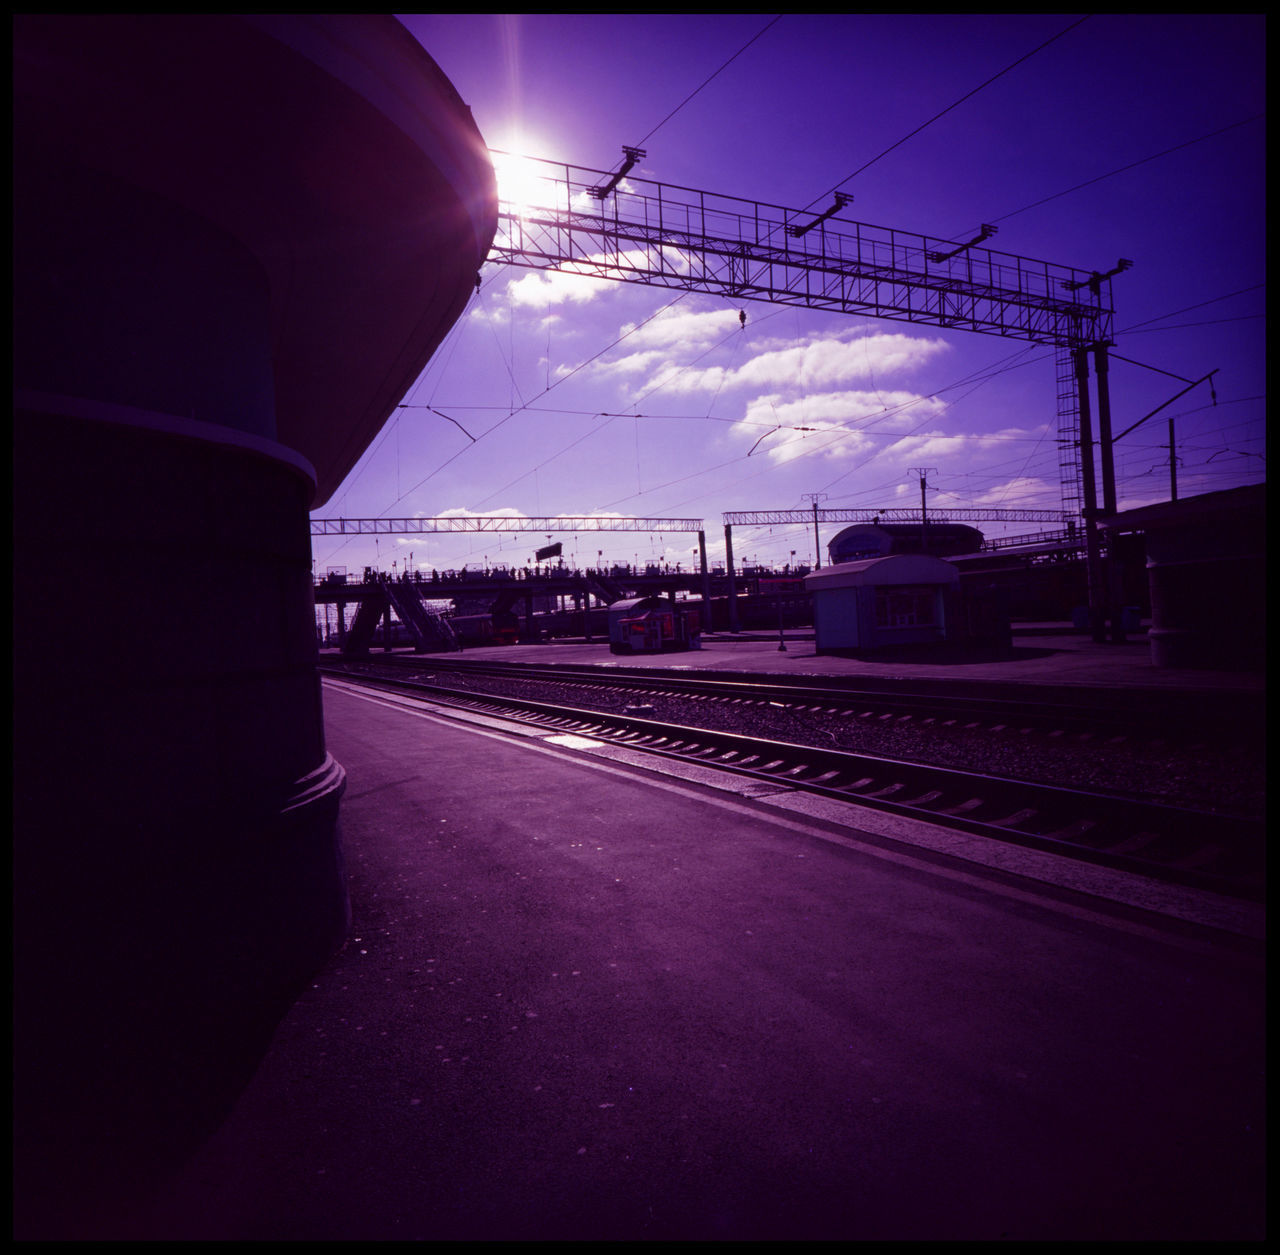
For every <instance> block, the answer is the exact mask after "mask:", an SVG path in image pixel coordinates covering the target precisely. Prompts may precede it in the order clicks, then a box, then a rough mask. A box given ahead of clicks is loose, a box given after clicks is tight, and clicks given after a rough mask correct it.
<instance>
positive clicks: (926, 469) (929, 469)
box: [910, 466, 938, 553]
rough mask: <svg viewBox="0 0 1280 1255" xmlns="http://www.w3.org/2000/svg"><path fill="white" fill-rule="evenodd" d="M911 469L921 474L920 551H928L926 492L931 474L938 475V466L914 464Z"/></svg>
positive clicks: (916, 473) (927, 505) (915, 473)
mask: <svg viewBox="0 0 1280 1255" xmlns="http://www.w3.org/2000/svg"><path fill="white" fill-rule="evenodd" d="M910 469H911V473H912V474H913V475H919V476H920V552H921V553H928V552H929V540H928V536H929V533H928V527H929V504H928V502H927V500H926V499H925V493H926V491H927V490H928V488H929V476H930V475H936V474H937V473H938V468H937V467H936V466H913V467H911V468H910Z"/></svg>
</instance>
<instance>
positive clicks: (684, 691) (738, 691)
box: [364, 654, 1259, 739]
mask: <svg viewBox="0 0 1280 1255" xmlns="http://www.w3.org/2000/svg"><path fill="white" fill-rule="evenodd" d="M364 665H369V666H390V667H393V668H396V669H409V670H426V671H432V672H453V673H455V674H458V675H473V676H479V677H489V678H494V679H507V680H514V681H519V682H530V683H538V684H555V683H560V684H568V685H582V686H588V687H599V688H601V689H606V690H607V689H618V688H622V689H631V690H636V691H638V692H642V693H650V694H655V695H658V694H660V695H664V696H672V697H677V698H692V699H694V700H710V701H725V702H734V701H738V702H757V703H761V704H771V705H774V706H779V705H781V706H784V707H791V708H797V709H803V708H812V709H813V710H815V711H819V710H820V711H823V712H825V713H829V714H837V715H846V716H851V717H852V716H863V717H871V716H883V715H886V714H890V715H898V716H902V717H910V718H912V719H916V720H921V721H925V720H927V721H929V722H930V723H932V724H944V723H945V724H955V723H962V724H970V723H972V724H974V725H982V726H986V727H992V726H1006V727H1012V728H1014V729H1015V730H1018V731H1033V730H1034V731H1039V732H1046V731H1052V732H1064V733H1065V732H1077V733H1089V734H1093V735H1120V734H1123V735H1154V736H1159V737H1161V738H1165V739H1167V738H1169V737H1171V736H1173V735H1180V734H1181V733H1182V732H1188V731H1189V732H1190V734H1191V735H1193V736H1194V737H1196V738H1197V739H1199V738H1202V737H1203V736H1205V735H1207V734H1209V733H1211V732H1219V731H1228V730H1231V729H1235V730H1237V731H1241V730H1243V729H1244V728H1246V727H1248V726H1250V721H1251V720H1252V719H1254V718H1256V717H1257V715H1258V713H1259V712H1257V711H1256V710H1254V709H1253V706H1255V705H1256V703H1253V702H1251V701H1250V700H1249V699H1248V698H1246V699H1244V700H1237V699H1234V698H1231V697H1227V696H1224V695H1222V694H1216V693H1215V694H1209V695H1207V696H1202V695H1198V694H1190V695H1188V694H1184V693H1172V694H1161V693H1153V692H1146V693H1144V694H1143V697H1144V701H1143V702H1142V703H1135V702H1134V700H1133V697H1132V695H1131V694H1127V695H1119V696H1117V694H1116V693H1115V692H1114V691H1113V690H1110V689H1103V690H1101V691H1099V692H1097V693H1095V694H1092V695H1089V694H1088V691H1087V690H1080V691H1076V690H1072V693H1071V697H1070V700H1065V699H1064V698H1063V696H1062V690H1061V688H1054V687H1049V688H1042V687H1038V686H1034V685H1021V684H1019V685H1006V686H1005V688H1004V690H1003V691H1001V692H1000V693H999V695H998V696H988V695H987V694H989V693H991V692H992V690H993V689H997V688H999V686H997V685H993V684H991V683H987V682H984V683H983V684H982V689H983V692H982V693H972V692H966V691H964V690H963V687H959V688H958V687H957V686H956V682H954V681H951V682H944V685H945V687H944V686H940V685H939V684H938V683H937V682H936V681H929V680H923V679H913V678H904V677H892V678H885V679H881V678H879V677H863V676H856V677H843V676H806V677H804V678H803V679H796V678H793V677H791V676H783V675H772V676H771V675H768V674H767V673H759V672H748V673H736V672H717V673H716V674H715V675H706V674H702V673H697V674H691V673H688V672H683V673H681V674H679V675H673V674H672V673H671V672H670V671H667V670H660V669H655V668H652V667H627V666H625V665H618V666H596V665H591V664H583V665H574V664H571V663H568V664H561V663H529V662H519V663H516V662H501V661H497V660H485V661H483V662H479V661H474V662H473V661H469V660H462V659H457V658H452V657H441V656H438V655H421V654H418V655H413V656H412V657H410V656H407V655H395V654H390V655H386V656H385V657H381V658H374V657H372V656H370V657H369V658H368V659H367V660H364ZM970 683H972V682H970ZM961 685H963V682H961ZM1010 689H1012V690H1015V691H1009V690H1010Z"/></svg>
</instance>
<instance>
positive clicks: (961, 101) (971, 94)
mask: <svg viewBox="0 0 1280 1255" xmlns="http://www.w3.org/2000/svg"><path fill="white" fill-rule="evenodd" d="M1091 16H1092V14H1089V13H1086V14H1085V15H1084V17H1082V18H1077V19H1076V20H1075V21H1074V22H1072V23H1071V25H1070V26H1067V27H1064V28H1063V29H1062V30H1060V31H1059V32H1058V33H1057V34H1056V35H1054V36H1053V37H1052V38H1050V39H1046V40H1045V41H1044V43H1042V44H1040V45H1038V46H1037V47H1035V48H1032V49H1031V51H1030V52H1028V53H1024V54H1023V55H1022V56H1020V57H1019V58H1018V59H1017V60H1016V61H1012V62H1010V63H1009V64H1008V65H1006V66H1005V67H1004V69H1003V70H1001V71H1000V72H999V73H998V74H993V75H992V76H991V77H990V78H989V79H987V81H986V82H985V83H979V84H978V86H977V87H975V88H974V89H973V90H972V91H970V92H966V93H965V94H964V95H963V96H961V97H960V99H959V100H956V101H953V102H952V103H951V104H949V105H948V106H947V107H946V108H945V109H943V110H942V111H941V112H939V113H935V114H934V115H933V117H931V118H930V119H929V120H928V121H927V122H922V123H921V124H920V125H919V126H918V127H916V129H915V130H914V131H911V132H910V133H909V134H907V135H904V136H903V137H902V138H901V139H900V140H898V141H896V142H895V143H892V144H890V145H889V147H888V148H886V149H885V150H884V152H882V153H879V154H878V155H877V156H875V157H872V158H871V160H870V161H868V162H867V163H866V164H865V165H861V166H859V167H858V168H857V169H856V170H855V171H854V172H853V173H852V174H850V175H848V176H847V177H845V178H843V179H841V180H840V182H839V183H837V184H836V185H835V187H832V188H829V189H828V190H827V192H826V193H825V195H826V196H830V195H831V194H832V193H833V192H836V191H838V190H839V189H840V188H842V187H843V186H844V185H845V184H846V183H848V182H849V180H850V179H856V178H857V177H858V175H860V174H861V173H862V172H863V171H864V170H869V169H870V168H871V167H872V166H873V165H875V164H876V162H877V161H879V160H880V159H881V158H882V157H887V156H888V155H889V154H890V153H891V152H893V150H894V149H895V148H901V147H902V145H903V144H905V143H906V142H907V140H909V139H913V138H914V137H915V136H917V135H919V134H920V132H921V131H923V130H925V128H926V127H930V126H932V125H933V124H934V123H935V122H937V121H938V119H939V118H944V117H946V115H947V114H948V113H950V112H951V111H952V109H956V108H958V107H959V106H960V105H962V104H964V102H965V101H966V100H969V99H971V98H972V97H974V96H976V95H977V94H978V93H979V92H980V91H982V90H983V89H984V88H986V87H990V86H991V84H992V83H994V82H995V81H996V80H997V79H999V78H1003V77H1004V76H1005V75H1006V74H1008V73H1009V71H1010V70H1013V69H1016V68H1017V67H1018V66H1020V65H1021V64H1022V63H1023V62H1024V61H1028V60H1030V59H1031V58H1032V57H1034V56H1035V55H1036V53H1038V52H1043V51H1044V49H1046V48H1047V47H1048V46H1049V45H1050V44H1052V43H1055V42H1056V41H1057V40H1059V39H1061V38H1062V37H1063V36H1064V35H1067V34H1069V33H1070V32H1071V31H1073V30H1075V28H1076V27H1077V26H1079V25H1081V24H1082V23H1084V22H1087V21H1088V20H1089V18H1090V17H1091ZM823 199H824V197H823V196H815V197H814V198H813V200H811V201H810V202H809V204H810V205H814V204H816V203H817V202H818V201H820V200H823Z"/></svg>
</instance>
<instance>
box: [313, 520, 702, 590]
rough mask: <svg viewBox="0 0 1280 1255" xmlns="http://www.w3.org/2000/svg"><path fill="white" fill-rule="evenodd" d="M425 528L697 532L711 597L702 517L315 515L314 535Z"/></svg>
mask: <svg viewBox="0 0 1280 1255" xmlns="http://www.w3.org/2000/svg"><path fill="white" fill-rule="evenodd" d="M426 532H543V533H549V534H551V535H554V534H555V533H556V532H696V533H697V536H698V561H699V565H700V569H701V571H702V589H703V597H704V599H705V600H706V602H707V603H708V604H710V601H711V583H710V579H711V577H710V574H709V572H708V568H707V535H706V532H705V531H704V530H703V524H702V520H701V519H638V518H609V517H601V516H599V515H588V514H576V515H575V514H558V515H555V516H554V517H547V518H539V517H535V518H524V517H518V518H513V517H511V516H509V515H502V514H496V515H465V514H463V515H443V516H441V517H438V518H418V519H312V520H311V534H312V535H313V536H416V535H420V534H422V533H426Z"/></svg>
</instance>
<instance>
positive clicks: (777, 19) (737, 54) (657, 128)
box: [634, 13, 782, 148]
mask: <svg viewBox="0 0 1280 1255" xmlns="http://www.w3.org/2000/svg"><path fill="white" fill-rule="evenodd" d="M780 21H782V14H781V13H779V14H778V16H777V17H775V18H774V19H773V20H772V21H771V22H768V23H767V24H766V25H765V26H764V27H763V28H762V29H761V30H760V31H758V32H757V33H756V34H755V35H753V36H752V37H751V38H750V39H748V40H747V42H746V43H745V44H743V45H742V47H741V48H739V49H738V51H737V52H735V53H734V54H733V56H731V57H730V58H729V59H728V61H726V62H725V63H724V65H722V66H721V67H720V69H718V70H717V71H716V72H715V74H712V75H711V77H710V78H708V79H706V81H705V82H703V83H702V84H701V86H699V87H696V88H694V90H693V91H691V92H690V93H689V94H688V95H687V96H686V97H685V98H684V99H683V100H682V101H681V102H680V103H679V104H678V105H676V107H675V108H674V109H672V110H671V112H670V113H669V114H667V116H666V117H665V118H663V119H662V121H661V122H659V123H658V125H657V126H655V127H654V128H653V130H652V131H650V132H649V134H648V135H646V136H645V137H644V139H642V140H641V141H640V143H639V144H636V145H634V147H636V148H639V147H640V145H641V144H644V143H646V142H647V141H648V140H649V138H650V136H653V135H656V134H657V133H658V132H659V131H660V130H661V129H662V128H663V127H664V126H666V124H667V123H668V122H670V121H671V119H672V118H674V117H675V116H676V114H677V113H679V112H680V110H681V109H683V108H684V107H685V105H687V104H688V103H689V101H691V100H692V99H693V98H694V97H695V96H696V95H697V94H698V93H699V92H700V91H701V90H702V88H703V87H706V85H707V84H708V83H710V82H711V80H712V79H714V78H715V77H717V75H719V74H721V73H723V72H724V71H725V70H727V69H728V68H729V66H731V65H732V64H733V63H734V62H735V61H736V60H737V59H738V58H739V57H740V56H742V54H743V53H744V52H746V50H747V49H748V48H750V47H751V45H752V44H753V43H755V42H756V40H757V39H759V38H760V37H761V36H762V35H765V34H767V33H768V32H769V31H770V30H772V29H773V27H775V26H776V25H777V24H778V23H779V22H780Z"/></svg>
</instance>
